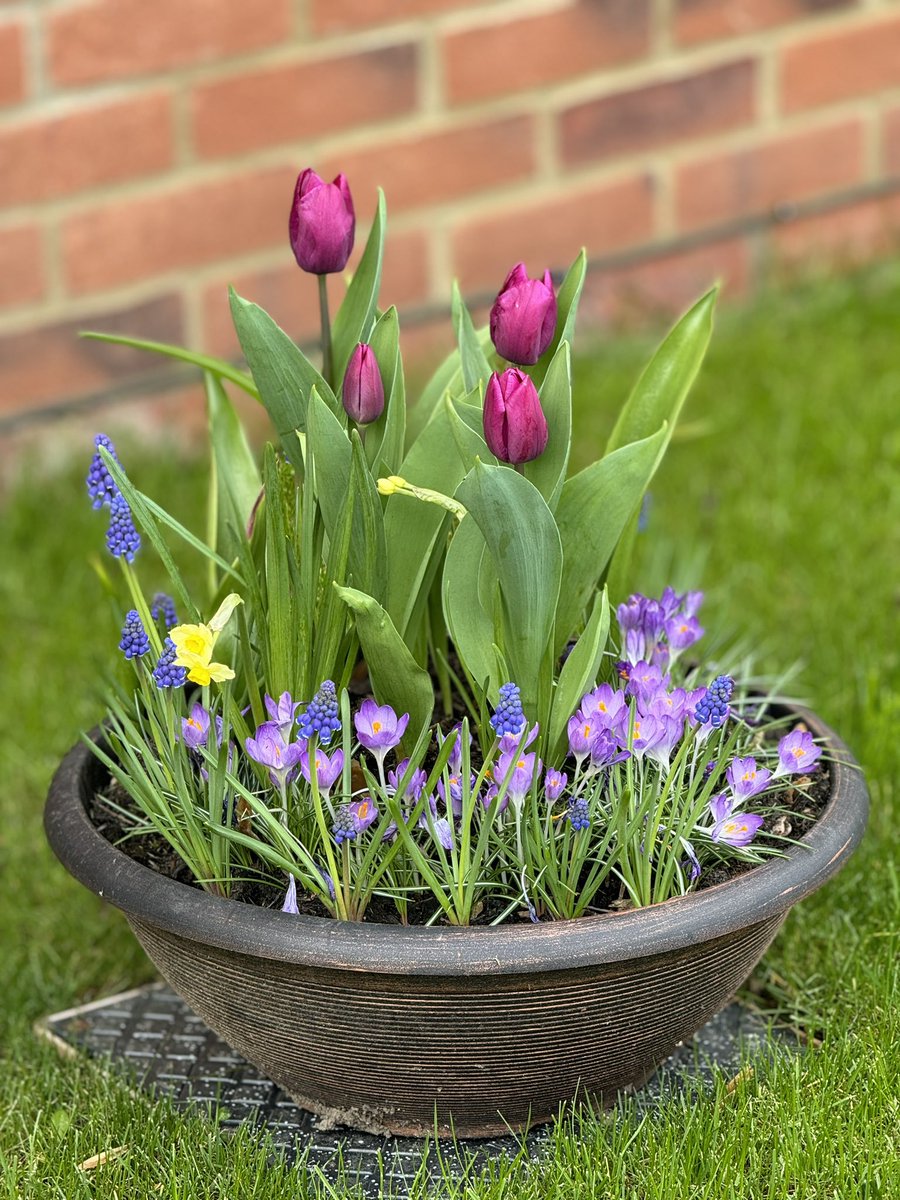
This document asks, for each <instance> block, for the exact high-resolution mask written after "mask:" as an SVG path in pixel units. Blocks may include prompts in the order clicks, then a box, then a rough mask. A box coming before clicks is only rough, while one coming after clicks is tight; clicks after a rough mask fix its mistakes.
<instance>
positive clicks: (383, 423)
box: [366, 307, 406, 479]
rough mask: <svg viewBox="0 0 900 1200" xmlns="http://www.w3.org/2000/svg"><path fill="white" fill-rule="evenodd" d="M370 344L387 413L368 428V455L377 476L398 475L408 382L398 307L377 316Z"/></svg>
mask: <svg viewBox="0 0 900 1200" xmlns="http://www.w3.org/2000/svg"><path fill="white" fill-rule="evenodd" d="M369 344H370V345H371V347H372V350H373V352H374V354H375V358H376V360H377V361H378V369H379V370H380V371H381V381H382V383H383V384H384V412H383V413H382V414H381V416H380V417H379V418H378V420H377V421H373V423H372V424H371V425H370V426H368V428H367V429H366V458H367V459H368V461H369V464H370V466H371V468H372V474H373V476H374V477H375V478H376V479H377V478H379V477H380V476H382V475H396V474H397V472H398V469H399V467H400V463H401V461H402V459H403V444H404V441H405V438H406V385H405V382H404V378H403V359H402V357H401V355H400V323H399V321H398V319H397V310H396V308H393V307H392V308H389V309H388V310H387V312H386V313H383V314H382V315H381V316H380V317H379V318H378V321H377V322H376V325H375V328H374V329H373V330H372V335H371V338H370V339H369Z"/></svg>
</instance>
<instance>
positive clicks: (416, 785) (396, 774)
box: [387, 758, 428, 804]
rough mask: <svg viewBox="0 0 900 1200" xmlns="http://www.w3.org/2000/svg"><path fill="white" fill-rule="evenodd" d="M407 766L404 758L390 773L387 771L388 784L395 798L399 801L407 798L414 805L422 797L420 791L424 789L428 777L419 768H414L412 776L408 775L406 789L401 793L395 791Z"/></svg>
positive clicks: (407, 760) (407, 762) (406, 759)
mask: <svg viewBox="0 0 900 1200" xmlns="http://www.w3.org/2000/svg"><path fill="white" fill-rule="evenodd" d="M408 766H409V759H408V758H404V759H402V760H401V761H400V762H398V763H397V765H396V767H394V769H393V770H392V771H388V776H387V777H388V783H389V784H390V786H391V787H392V788H393V791H394V795H395V796H399V797H400V798H401V799H403V798H404V797H405V796H409V797H410V798H411V799H412V800H413V802H414V803H416V804H418V802H419V798H420V796H421V795H422V789H423V788H424V787H425V784H426V782H427V780H428V776H427V774H426V773H425V772H424V771H423V770H422V768H421V767H416V769H415V770H414V771H413V773H412V775H410V777H409V780H408V781H407V784H406V787H405V788H404V789H403V791H402V792H399V791H398V790H397V789H398V788H399V787H400V783H401V781H402V779H403V776H404V775H405V774H406V769H407V767H408Z"/></svg>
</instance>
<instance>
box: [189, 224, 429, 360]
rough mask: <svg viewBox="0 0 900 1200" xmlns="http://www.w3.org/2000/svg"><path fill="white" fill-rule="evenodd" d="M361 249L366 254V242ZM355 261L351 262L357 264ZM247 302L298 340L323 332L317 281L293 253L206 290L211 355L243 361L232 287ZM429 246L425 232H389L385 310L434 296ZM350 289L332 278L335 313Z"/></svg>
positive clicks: (207, 346) (383, 293)
mask: <svg viewBox="0 0 900 1200" xmlns="http://www.w3.org/2000/svg"><path fill="white" fill-rule="evenodd" d="M359 241H360V244H359V246H358V247H357V249H356V252H355V253H356V254H357V256H358V255H359V254H360V253H361V252H362V238H360V239H359ZM353 265H355V263H351V268H352V266H353ZM229 283H230V284H232V285H233V286H234V288H235V289H236V290H237V292H238V293H239V294H240V295H241V296H244V297H245V298H246V299H247V300H252V301H253V302H254V303H255V304H259V305H261V307H262V308H264V309H265V310H266V312H267V313H269V314H270V316H272V317H273V318H274V319H275V320H276V321H277V322H278V324H279V325H280V326H281V327H282V329H285V330H287V332H288V333H290V334H291V336H292V337H294V338H296V339H297V340H298V341H300V342H305V341H311V340H313V339H314V338H317V337H318V334H319V302H318V293H317V290H316V281H315V280H314V279H313V278H312V277H311V276H309V275H305V274H304V273H303V272H302V271H301V270H300V269H299V268H298V266H297V264H296V263H295V262H294V260H293V257H292V256H291V255H290V254H288V255H287V256H286V258H285V261H284V262H283V263H279V265H277V266H274V267H267V268H265V269H262V270H258V271H243V272H241V273H240V274H238V275H235V274H234V273H232V274H231V275H228V276H223V278H221V279H220V280H218V281H217V282H216V283H213V284H210V285H208V286H207V287H206V288H204V290H203V345H204V348H205V349H206V351H207V353H209V354H218V355H222V356H224V357H226V358H237V357H239V355H240V346H239V345H238V342H237V338H236V337H235V334H234V328H233V326H232V322H231V311H230V308H229V304H228V285H229ZM428 285H429V278H428V247H427V242H426V238H425V235H424V234H423V233H419V232H415V231H414V232H409V233H401V234H393V233H389V234H388V239H387V244H386V246H385V260H384V273H383V276H382V285H381V307H382V308H383V309H386V308H389V307H390V305H392V304H396V305H397V307H398V308H401V309H402V307H403V306H404V305H407V304H418V303H421V302H422V301H423V300H425V299H426V297H427V295H428ZM344 291H345V287H344V282H343V280H342V279H341V278H340V277H339V276H336V275H333V276H331V278H330V279H329V297H330V302H331V306H332V311H336V309H337V306H338V304H339V303H340V301H341V299H342V297H343V294H344Z"/></svg>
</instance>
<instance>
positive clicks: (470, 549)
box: [441, 520, 503, 695]
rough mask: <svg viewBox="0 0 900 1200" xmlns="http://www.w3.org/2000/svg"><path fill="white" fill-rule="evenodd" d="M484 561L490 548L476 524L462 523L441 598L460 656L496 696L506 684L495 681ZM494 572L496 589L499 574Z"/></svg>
mask: <svg viewBox="0 0 900 1200" xmlns="http://www.w3.org/2000/svg"><path fill="white" fill-rule="evenodd" d="M485 558H488V560H489V555H488V553H487V545H486V544H485V540H484V536H483V534H482V532H481V530H480V529H479V527H478V524H477V522H475V521H469V520H464V521H462V522H461V523H460V525H459V527H458V529H457V530H456V532H455V533H454V535H453V537H452V538H451V540H450V546H449V548H448V550H447V557H446V558H445V560H444V571H443V577H442V581H441V583H442V587H441V596H442V600H443V606H444V619H445V620H446V622H447V629H448V631H449V633H450V636H451V638H452V639H453V645H454V647H455V649H456V652H457V654H458V655H459V657H460V658H461V659H462V662H463V664H464V666H465V668H466V670H467V671H468V672H469V674H470V675H471V676H472V678H473V679H474V680H475V681H476V683H477V684H478V685H479V686H483V685H484V684H485V683H488V684H489V686H490V690H491V694H492V695H493V694H495V693H496V689H497V688H498V687H499V685H500V683H502V682H503V681H502V680H499V679H497V678H496V674H497V670H496V662H497V660H496V656H495V655H494V641H495V640H496V634H495V632H494V615H493V605H490V607H487V608H486V607H485V606H484V605H483V604H482V602H481V594H480V593H481V576H482V570H483V567H484V565H485ZM488 566H489V567H491V568H492V564H490V561H488ZM492 573H493V579H494V585H495V587H496V580H497V576H496V572H492Z"/></svg>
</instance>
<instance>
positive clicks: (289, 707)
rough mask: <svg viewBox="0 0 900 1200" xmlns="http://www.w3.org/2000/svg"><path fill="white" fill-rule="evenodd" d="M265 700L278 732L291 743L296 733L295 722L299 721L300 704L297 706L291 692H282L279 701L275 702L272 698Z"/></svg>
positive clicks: (267, 710)
mask: <svg viewBox="0 0 900 1200" xmlns="http://www.w3.org/2000/svg"><path fill="white" fill-rule="evenodd" d="M264 699H265V703H266V712H267V713H268V714H269V718H270V719H271V720H272V721H273V722H274V724H276V725H277V726H278V731H279V733H280V734H281V736H282V737H283V738H284V740H285V741H286V742H289V741H290V740H291V734H292V733H293V732H294V722H295V721H296V719H297V709H298V708H299V707H300V702H299V701H298V702H297V703H296V704H295V703H294V700H293V698H292V696H291V693H290V692H282V693H281V695H280V696H279V697H278V699H277V700H273V699H272V697H271V696H266V697H265V698H264Z"/></svg>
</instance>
